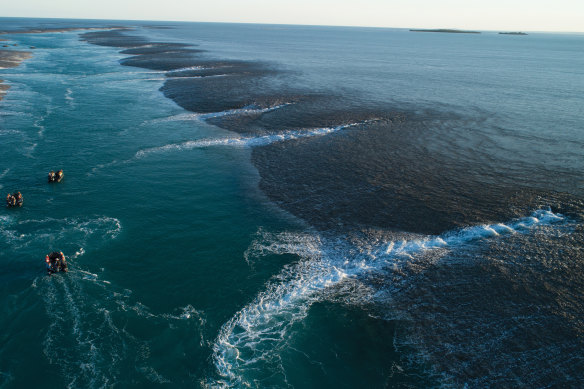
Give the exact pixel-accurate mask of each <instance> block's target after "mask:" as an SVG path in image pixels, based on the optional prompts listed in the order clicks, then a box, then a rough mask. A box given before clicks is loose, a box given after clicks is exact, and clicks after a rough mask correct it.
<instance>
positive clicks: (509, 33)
mask: <svg viewBox="0 0 584 389" xmlns="http://www.w3.org/2000/svg"><path fill="white" fill-rule="evenodd" d="M499 34H501V35H527V33H526V32H520V31H516V32H515V31H513V32H500V33H499Z"/></svg>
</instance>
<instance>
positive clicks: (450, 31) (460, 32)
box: [410, 28, 481, 34]
mask: <svg viewBox="0 0 584 389" xmlns="http://www.w3.org/2000/svg"><path fill="white" fill-rule="evenodd" d="M410 31H413V32H443V33H448V34H480V33H481V32H480V31H468V30H454V29H450V28H439V29H430V30H426V29H411V30H410Z"/></svg>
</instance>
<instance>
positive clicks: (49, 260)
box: [6, 169, 67, 275]
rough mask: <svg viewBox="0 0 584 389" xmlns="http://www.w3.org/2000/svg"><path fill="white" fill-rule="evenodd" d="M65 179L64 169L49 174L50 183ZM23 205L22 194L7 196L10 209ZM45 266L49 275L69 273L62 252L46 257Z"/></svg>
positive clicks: (7, 204)
mask: <svg viewBox="0 0 584 389" xmlns="http://www.w3.org/2000/svg"><path fill="white" fill-rule="evenodd" d="M63 177H64V174H63V169H61V170H58V171H57V172H55V171H54V170H51V171H50V172H49V176H48V181H49V183H53V182H61V180H62V179H63ZM23 203H24V198H23V196H22V193H20V192H14V193H8V195H7V196H6V206H7V207H8V208H17V207H22V204H23ZM45 264H46V267H47V273H48V274H49V275H51V274H53V273H58V272H66V271H67V259H66V258H65V254H63V252H62V251H53V252H51V253H50V254H48V255H46V256H45Z"/></svg>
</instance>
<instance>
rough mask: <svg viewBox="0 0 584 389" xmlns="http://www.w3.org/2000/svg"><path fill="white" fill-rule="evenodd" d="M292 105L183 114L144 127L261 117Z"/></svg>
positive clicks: (161, 119)
mask: <svg viewBox="0 0 584 389" xmlns="http://www.w3.org/2000/svg"><path fill="white" fill-rule="evenodd" d="M290 104H292V103H284V104H279V105H274V106H272V107H266V108H257V107H255V106H251V105H250V106H247V107H243V108H236V109H228V110H226V111H220V112H209V113H193V112H188V113H181V114H178V115H174V116H168V117H163V118H159V119H153V120H148V121H145V122H144V123H142V125H148V124H158V123H165V122H177V121H193V120H195V121H201V120H206V119H212V118H218V117H224V116H231V115H259V114H262V113H267V112H271V111H275V110H277V109H280V108H282V107H285V106H287V105H290Z"/></svg>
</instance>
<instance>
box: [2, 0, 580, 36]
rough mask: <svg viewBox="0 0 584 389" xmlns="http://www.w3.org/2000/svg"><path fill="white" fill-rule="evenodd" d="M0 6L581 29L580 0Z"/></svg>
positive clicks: (58, 0)
mask: <svg viewBox="0 0 584 389" xmlns="http://www.w3.org/2000/svg"><path fill="white" fill-rule="evenodd" d="M0 6H1V7H0V8H1V10H2V11H1V13H0V16H20V17H47V18H57V17H60V18H91V19H132V20H184V21H205V22H244V23H278V24H279V23H285V24H317V25H342V26H376V27H422V28H462V29H481V30H524V31H574V32H584V0H292V1H290V0H286V1H283V0H243V1H237V0H206V1H203V0H0ZM0 29H1V26H0Z"/></svg>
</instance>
